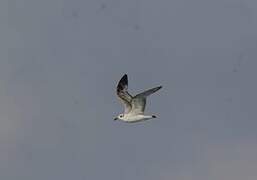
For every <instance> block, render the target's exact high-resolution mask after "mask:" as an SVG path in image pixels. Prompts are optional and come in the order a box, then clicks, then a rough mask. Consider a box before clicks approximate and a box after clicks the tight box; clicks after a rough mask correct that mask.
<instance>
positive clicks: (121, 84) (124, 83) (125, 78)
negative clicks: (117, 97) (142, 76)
mask: <svg viewBox="0 0 257 180" xmlns="http://www.w3.org/2000/svg"><path fill="white" fill-rule="evenodd" d="M127 85H128V76H127V74H124V75H123V76H122V78H121V79H120V81H119V83H118V86H117V92H119V91H122V90H123V89H124V88H125V86H127Z"/></svg>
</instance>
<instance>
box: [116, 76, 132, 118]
mask: <svg viewBox="0 0 257 180" xmlns="http://www.w3.org/2000/svg"><path fill="white" fill-rule="evenodd" d="M127 90H128V76H127V74H125V75H124V76H123V77H122V78H121V79H120V81H119V83H118V86H117V89H116V93H117V96H118V98H119V100H120V101H121V103H122V104H123V105H124V114H127V113H129V112H130V110H131V108H132V106H131V100H132V96H131V95H130V94H129V93H128V91H127Z"/></svg>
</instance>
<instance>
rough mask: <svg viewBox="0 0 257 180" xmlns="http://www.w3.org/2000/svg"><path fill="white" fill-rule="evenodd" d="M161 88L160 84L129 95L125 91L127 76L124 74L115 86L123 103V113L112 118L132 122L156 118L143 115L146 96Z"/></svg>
mask: <svg viewBox="0 0 257 180" xmlns="http://www.w3.org/2000/svg"><path fill="white" fill-rule="evenodd" d="M161 88H162V86H158V87H155V88H152V89H149V90H146V91H144V92H142V93H139V94H137V95H136V96H131V95H130V94H129V93H128V91H127V89H128V77H127V75H126V74H125V75H124V76H123V77H122V78H121V80H120V81H119V83H118V86H117V96H118V98H119V100H120V101H121V102H122V104H123V105H124V113H123V114H120V115H119V116H117V117H116V118H114V120H117V119H120V120H121V121H124V122H129V123H132V122H139V121H145V120H148V119H152V118H156V116H154V115H151V116H148V115H144V111H145V105H146V98H147V97H148V96H149V95H151V94H153V93H155V92H156V91H158V90H159V89H161Z"/></svg>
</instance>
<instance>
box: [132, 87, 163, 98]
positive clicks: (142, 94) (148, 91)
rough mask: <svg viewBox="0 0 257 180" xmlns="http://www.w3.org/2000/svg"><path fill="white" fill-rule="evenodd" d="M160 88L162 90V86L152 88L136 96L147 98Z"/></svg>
mask: <svg viewBox="0 0 257 180" xmlns="http://www.w3.org/2000/svg"><path fill="white" fill-rule="evenodd" d="M161 88H162V86H158V87H155V88H152V89H148V90H146V91H144V92H142V93H139V94H137V95H136V96H143V97H147V96H149V95H151V94H153V93H155V92H156V91H158V90H159V89H161Z"/></svg>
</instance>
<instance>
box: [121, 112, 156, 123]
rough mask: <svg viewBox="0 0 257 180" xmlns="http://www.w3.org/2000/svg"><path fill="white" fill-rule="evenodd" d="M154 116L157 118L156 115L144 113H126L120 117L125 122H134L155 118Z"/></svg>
mask: <svg viewBox="0 0 257 180" xmlns="http://www.w3.org/2000/svg"><path fill="white" fill-rule="evenodd" d="M153 118H155V117H153V116H147V115H144V114H138V115H131V114H124V116H123V117H122V118H120V120H122V121H124V122H128V123H133V122H139V121H145V120H148V119H153Z"/></svg>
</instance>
